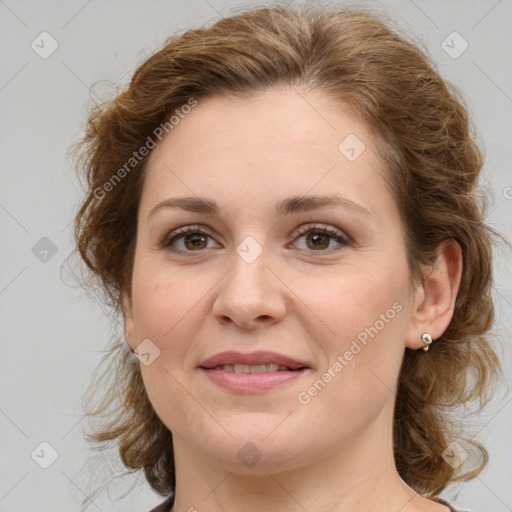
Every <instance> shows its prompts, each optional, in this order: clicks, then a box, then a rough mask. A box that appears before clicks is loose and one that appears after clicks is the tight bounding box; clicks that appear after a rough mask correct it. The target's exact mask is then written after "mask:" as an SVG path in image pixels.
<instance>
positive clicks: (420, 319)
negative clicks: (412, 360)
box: [405, 240, 463, 350]
mask: <svg viewBox="0 0 512 512" xmlns="http://www.w3.org/2000/svg"><path fill="white" fill-rule="evenodd" d="M462 264H463V262H462V250H461V248H460V245H459V244H458V243H457V242H456V241H455V240H448V241H446V242H443V243H442V244H441V245H440V246H439V248H438V254H437V261H436V264H435V265H434V266H433V267H427V268H426V269H425V272H424V275H423V281H422V282H421V283H420V284H419V285H418V287H417V288H416V290H415V292H414V294H415V298H414V302H413V308H414V309H413V311H412V319H411V322H410V324H409V327H408V330H407V333H406V339H405V344H406V346H407V347H408V348H410V349H413V350H417V349H419V348H421V347H423V346H424V344H423V342H422V341H421V335H422V334H423V333H428V334H430V336H432V339H433V340H436V339H437V338H439V337H441V336H442V334H443V333H444V332H445V331H446V329H447V327H448V325H449V324H450V321H451V319H452V317H453V311H454V309H455V300H456V298H457V293H458V291H459V286H460V280H461V276H462Z"/></svg>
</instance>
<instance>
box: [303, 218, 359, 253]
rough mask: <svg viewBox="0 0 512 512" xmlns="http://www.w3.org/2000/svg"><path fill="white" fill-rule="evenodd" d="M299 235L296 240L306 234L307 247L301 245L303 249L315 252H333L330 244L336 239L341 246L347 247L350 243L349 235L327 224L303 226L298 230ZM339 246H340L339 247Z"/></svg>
mask: <svg viewBox="0 0 512 512" xmlns="http://www.w3.org/2000/svg"><path fill="white" fill-rule="evenodd" d="M297 234H298V236H297V237H296V238H295V240H300V239H301V238H303V237H304V236H305V240H304V241H305V245H306V247H299V249H301V250H313V251H314V252H329V253H330V252H333V251H334V250H336V249H333V248H331V247H329V246H330V244H331V242H332V241H333V240H334V241H335V242H337V243H338V245H339V246H341V247H345V246H347V245H349V243H350V239H349V237H348V236H347V235H345V234H344V233H343V231H340V230H339V229H337V228H334V227H332V226H328V225H326V224H314V225H311V224H309V225H306V226H301V227H300V228H299V229H298V230H297ZM338 248H339V247H338Z"/></svg>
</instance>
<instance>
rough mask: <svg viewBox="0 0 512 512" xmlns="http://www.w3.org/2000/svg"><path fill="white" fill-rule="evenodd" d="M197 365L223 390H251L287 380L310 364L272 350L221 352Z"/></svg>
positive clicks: (249, 391) (293, 379) (267, 387)
mask: <svg viewBox="0 0 512 512" xmlns="http://www.w3.org/2000/svg"><path fill="white" fill-rule="evenodd" d="M199 369H200V370H201V371H202V372H203V373H204V374H205V375H207V377H208V378H209V380H210V382H213V383H214V384H216V385H218V386H220V387H221V388H223V389H224V390H228V391H230V392H234V393H240V394H252V393H258V392H263V391H268V390H271V389H274V388H276V387H278V386H281V385H284V384H286V383H291V382H293V381H295V380H297V379H298V378H300V376H301V375H304V374H305V373H306V372H307V371H308V370H311V368H310V367H309V366H308V365H307V364H306V363H304V362H302V361H299V360H296V359H293V358H291V357H288V356H285V355H282V354H278V353H276V352H264V351H259V352H252V353H250V354H242V353H239V352H234V351H230V352H222V353H220V354H217V355H215V356H213V357H211V358H209V359H207V360H206V361H203V362H202V363H201V364H200V366H199Z"/></svg>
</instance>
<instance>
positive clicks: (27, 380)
mask: <svg viewBox="0 0 512 512" xmlns="http://www.w3.org/2000/svg"><path fill="white" fill-rule="evenodd" d="M339 3H340V4H341V3H343V2H339ZM250 5H263V4H262V3H261V2H258V3H257V4H256V3H255V2H250V1H238V2H234V1H228V0H225V1H223V0H189V1H187V2H179V1H177V0H172V1H164V0H147V1H146V0H145V1H141V0H139V1H136V0H123V1H121V0H119V1H115V0H101V1H100V0H89V1H87V0H80V1H75V0H73V1H70V0H67V1H64V0H61V1H56V0H52V1H48V0H45V1H35V0H34V1H23V0H5V1H2V0H0V52H1V58H2V64H1V67H0V144H1V153H0V157H1V160H0V173H1V188H0V226H1V242H0V333H1V357H0V378H1V388H0V390H1V393H0V433H1V439H0V443H1V445H0V511H1V512H27V511H29V510H38V511H39V512H50V511H51V512H59V511H66V512H71V511H78V510H80V501H81V500H82V499H83V497H84V493H86V492H88V490H87V482H88V480H87V479H88V476H87V475H88V470H87V467H86V466H85V464H86V463H87V461H90V460H91V456H92V455H93V453H92V452H91V451H89V450H88V448H87V445H86V443H85V441H84V438H83V429H84V426H86V425H85V423H86V421H84V420H83V411H82V410H81V408H80V400H81V397H82V394H83V392H84V390H85V389H86V386H87V384H88V382H89V379H90V377H91V375H92V372H93V370H94V368H95V367H96V365H97V363H98V361H99V359H100V357H101V351H102V350H104V349H105V347H106V345H107V344H108V342H109V340H110V337H111V335H112V332H117V331H118V329H119V328H118V326H117V327H116V326H114V327H113V326H112V322H111V321H110V320H109V319H108V317H107V316H105V315H104V314H103V312H102V311H101V310H100V308H99V307H98V306H97V305H96V304H95V303H93V302H91V300H90V299H88V298H87V297H85V295H84V294H83V292H82V291H81V290H80V289H78V288H76V287H73V286H70V282H71V279H70V276H69V275H68V274H66V272H65V271H64V270H63V268H62V264H63V262H64V261H65V259H66V257H67V256H68V254H69V253H70V251H71V249H72V237H71V222H72V219H73V215H74V210H75V208H76V205H77V204H78V200H79V197H80V194H81V189H80V187H79V184H78V181H77V179H76V176H75V173H74V171H73V169H72V162H71V161H70V159H69V158H68V156H67V150H68V148H69V146H70V145H71V144H72V143H73V142H74V141H75V140H76V139H77V137H79V135H80V133H81V130H82V129H83V127H84V122H85V118H86V115H87V110H88V108H89V107H90V106H91V105H93V104H94V101H96V100H97V99H98V98H104V97H108V96H109V95H112V94H115V92H116V90H117V88H118V87H119V86H120V85H123V84H125V83H126V82H127V80H128V79H129V77H130V75H131V74H132V73H133V71H134V69H135V66H136V65H137V64H138V63H140V62H141V60H143V59H144V57H145V56H147V55H148V54H149V53H151V52H152V51H154V50H155V49H156V48H157V47H158V46H159V45H160V44H162V43H163V41H164V40H165V39H166V38H167V37H168V36H169V35H171V34H174V33H177V32H182V31H184V30H186V29H187V28H191V27H197V26H200V25H202V24H203V23H205V22H212V21H215V20H216V19H218V18H220V17H222V16H225V15H228V14H230V13H232V12H233V10H234V9H236V8H242V7H248V6H250ZM350 5H362V6H375V7H377V8H378V9H380V10H383V11H384V12H386V13H387V14H389V15H391V16H393V17H394V18H395V19H396V20H397V21H398V22H399V23H401V25H402V26H403V27H404V30H405V31H407V32H408V33H410V34H412V35H413V36H414V37H416V38H417V40H419V41H421V42H423V44H425V45H426V47H427V49H428V52H429V54H430V55H431V56H432V57H433V58H434V60H435V61H436V63H437V66H438V68H439V71H440V72H441V74H442V75H443V76H444V77H445V78H447V79H448V80H451V81H453V82H454V83H456V84H457V85H458V86H459V87H460V88H461V90H462V92H463V93H464V94H465V96H466V98H467V100H468V105H469V108H470V112H471V115H472V117H473V119H474V122H475V125H476V128H477V132H478V139H479V141H480V143H481V145H482V146H483V147H484V148H485V155H486V160H485V169H484V176H483V184H484V185H485V186H486V187H487V189H488V190H489V191H490V192H491V193H492V194H493V199H492V202H491V205H490V208H489V213H488V217H487V220H488V222H489V223H490V224H491V225H492V226H494V227H496V228H497V229H498V230H500V231H501V232H502V233H503V234H504V235H505V236H506V237H510V235H511V232H512V225H511V218H512V215H511V213H512V173H511V168H510V163H511V158H510V156H511V143H510V137H511V133H512V130H511V128H512V123H511V117H512V64H511V63H512V31H511V30H510V26H511V22H512V1H511V0H500V1H497V0H488V1H487V0H479V1H475V0H474V1H468V0H451V1H445V0H437V1H421V0H414V1H413V0H394V1H387V2H361V3H353V2H352V3H351V4H350ZM454 32H456V33H457V34H454ZM466 46H467V47H466ZM510 256H511V252H510V250H509V249H506V247H505V246H501V247H500V248H499V250H498V254H497V257H496V305H497V328H496V333H497V335H498V336H497V343H499V344H500V346H501V348H499V353H500V358H501V360H502V362H503V366H504V371H505V373H506V374H507V375H510V374H511V368H512V355H511V350H510V337H509V333H510V330H511V329H510V328H511V322H512V321H511V315H510V313H511V307H512V291H511V284H512V280H511V273H510V264H509V261H510ZM68 278H69V279H68ZM116 330H117V331H116ZM511 401H512V396H511V395H510V394H509V393H508V390H507V387H506V386H502V388H500V389H499V390H498V392H497V394H496V396H495V398H494V399H493V401H492V403H491V404H490V407H489V408H488V410H487V411H486V412H485V414H483V415H481V416H479V417H477V418H475V419H472V420H471V422H473V423H475V424H476V431H477V433H478V435H479V438H480V439H481V440H482V441H483V442H484V443H485V446H486V447H487V448H488V450H489V453H490V462H489V464H488V466H487V468H486V469H485V470H484V471H483V472H482V473H481V474H480V475H479V477H477V478H475V479H474V480H472V481H471V482H469V483H466V484H463V485H459V484H458V485H453V486H451V487H449V488H448V489H446V491H445V492H443V493H442V495H443V496H445V497H447V498H448V499H451V500H454V502H455V503H456V504H457V505H458V506H459V507H461V508H468V509H470V510H471V511H474V512H477V511H481V512H484V511H485V512H505V511H511V510H512V485H511V484H512V462H511V460H512V435H511V427H512V403H511ZM468 421H469V419H468ZM41 443H43V444H41ZM109 465H110V466H112V467H114V470H115V461H110V459H108V458H106V459H105V461H104V462H103V463H100V461H97V460H94V462H93V463H92V468H93V474H94V475H93V476H94V477H95V478H96V479H97V481H96V483H97V484H98V485H101V483H102V478H103V477H105V478H110V477H109V476H108V471H107V470H106V469H108V467H109ZM44 466H48V467H47V468H46V469H45V468H44ZM102 468H103V469H102ZM104 468H106V469H104ZM103 483H105V482H104V481H103ZM130 486H134V488H133V491H132V492H131V493H130V494H129V495H127V496H125V497H124V498H122V499H120V500H118V501H116V497H117V496H118V495H119V494H121V493H122V491H123V490H126V489H128V488H129V487H130ZM160 501H162V498H161V497H159V496H157V495H155V494H154V493H152V492H151V491H150V490H149V486H148V485H147V484H146V483H145V481H144V479H143V478H142V477H141V476H140V475H138V476H137V475H134V476H129V477H126V478H124V479H122V480H119V481H118V482H117V483H115V485H114V486H113V487H112V488H111V489H110V495H109V494H107V493H103V494H102V495H101V496H100V497H99V498H97V499H95V500H94V504H91V507H90V508H89V509H88V510H91V511H96V510H100V511H104V512H106V511H123V512H135V511H137V512H141V511H147V510H149V509H150V508H151V507H152V506H154V505H155V504H157V503H159V502H160Z"/></svg>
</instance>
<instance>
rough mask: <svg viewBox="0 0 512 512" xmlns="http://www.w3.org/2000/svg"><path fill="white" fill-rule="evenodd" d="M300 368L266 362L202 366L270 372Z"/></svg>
mask: <svg viewBox="0 0 512 512" xmlns="http://www.w3.org/2000/svg"><path fill="white" fill-rule="evenodd" d="M305 368H306V367H302V368H290V367H289V366H286V365H284V364H277V363H266V364H223V365H219V366H216V367H215V368H203V369H205V370H223V371H225V372H230V373H272V372H297V371H300V370H302V369H305Z"/></svg>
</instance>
